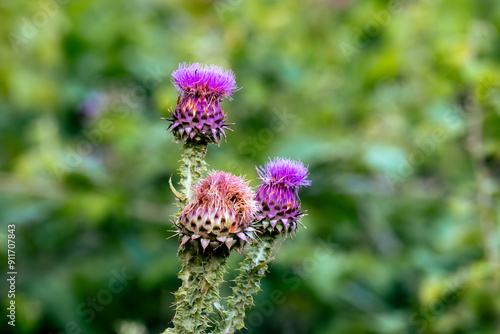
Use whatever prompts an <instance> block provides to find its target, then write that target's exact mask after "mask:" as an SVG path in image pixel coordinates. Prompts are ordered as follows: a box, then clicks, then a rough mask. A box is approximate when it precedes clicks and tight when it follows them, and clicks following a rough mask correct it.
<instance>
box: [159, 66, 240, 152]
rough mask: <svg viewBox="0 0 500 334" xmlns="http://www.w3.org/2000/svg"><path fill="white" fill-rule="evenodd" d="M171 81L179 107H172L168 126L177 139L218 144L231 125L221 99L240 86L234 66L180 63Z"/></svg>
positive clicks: (229, 96) (227, 96) (228, 96)
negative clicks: (230, 68) (237, 83)
mask: <svg viewBox="0 0 500 334" xmlns="http://www.w3.org/2000/svg"><path fill="white" fill-rule="evenodd" d="M172 83H173V84H174V86H175V87H176V88H177V90H178V92H179V96H178V98H177V107H176V108H175V110H171V111H170V115H171V118H164V119H166V120H168V121H170V122H171V124H170V125H169V127H168V129H170V131H171V132H172V133H173V135H174V137H175V138H176V140H178V141H181V140H184V141H186V142H189V141H194V142H202V143H217V144H219V141H220V139H221V138H222V136H224V138H226V133H225V132H224V129H227V130H231V129H229V128H228V125H230V124H228V123H225V122H226V120H227V115H225V114H224V112H223V111H222V109H221V107H220V103H221V102H222V101H223V100H224V98H228V99H229V100H231V95H232V94H233V93H234V92H235V91H236V90H238V87H237V86H236V81H235V76H234V74H233V72H232V71H231V70H227V71H226V70H225V69H224V68H222V67H219V66H215V65H211V66H207V65H201V64H199V63H193V64H186V63H183V64H179V68H178V69H177V70H176V71H174V72H173V73H172Z"/></svg>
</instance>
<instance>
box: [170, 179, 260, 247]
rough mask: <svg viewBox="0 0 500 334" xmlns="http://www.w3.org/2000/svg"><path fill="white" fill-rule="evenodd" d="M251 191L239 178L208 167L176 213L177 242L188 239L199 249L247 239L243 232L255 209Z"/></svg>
mask: <svg viewBox="0 0 500 334" xmlns="http://www.w3.org/2000/svg"><path fill="white" fill-rule="evenodd" d="M257 208H258V205H257V202H256V200H255V194H254V192H253V191H252V189H251V188H250V186H249V185H248V182H245V181H244V180H243V179H242V178H240V177H238V176H234V175H232V174H230V173H226V172H223V171H212V172H211V173H210V174H209V175H208V176H207V177H206V178H205V180H203V181H202V182H201V183H200V184H198V185H197V186H196V187H195V188H194V198H193V200H192V201H191V202H190V203H189V204H188V205H187V206H186V207H185V208H184V210H183V211H182V212H181V214H180V216H179V221H178V227H179V229H180V230H179V231H178V234H180V235H181V236H182V238H181V239H180V243H181V246H184V244H186V243H187V242H188V241H190V240H191V241H192V242H191V243H190V244H191V245H193V246H194V247H195V248H196V249H199V245H200V244H201V246H202V248H203V251H205V249H206V248H207V246H208V245H210V247H211V248H212V249H216V248H217V247H218V246H220V245H221V244H225V245H226V247H227V249H228V250H230V249H231V247H232V246H233V245H235V247H237V248H238V247H240V246H242V245H243V244H244V242H245V241H247V236H248V237H250V235H247V234H246V233H247V232H251V231H252V230H253V229H252V228H251V227H249V225H250V223H251V222H252V220H253V218H254V216H255V213H256V212H257Z"/></svg>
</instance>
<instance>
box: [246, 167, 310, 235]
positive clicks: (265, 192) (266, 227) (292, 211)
mask: <svg viewBox="0 0 500 334" xmlns="http://www.w3.org/2000/svg"><path fill="white" fill-rule="evenodd" d="M257 172H258V174H259V179H260V180H262V182H261V185H260V187H259V189H258V190H257V194H256V198H257V202H258V203H259V204H260V205H261V210H260V211H259V212H258V213H257V218H256V221H257V222H258V224H257V226H258V229H259V230H260V231H262V232H269V233H271V234H274V233H284V234H287V233H288V232H289V231H291V232H294V233H295V231H296V229H297V223H299V224H301V223H300V218H301V217H302V216H304V212H303V211H301V206H300V199H299V195H298V191H299V188H300V187H301V186H309V185H310V184H311V181H309V180H306V177H307V176H308V169H307V167H305V166H304V165H303V164H302V163H301V162H300V161H293V160H290V159H281V158H275V159H274V161H273V160H270V161H269V162H268V163H266V164H265V166H264V167H259V168H257Z"/></svg>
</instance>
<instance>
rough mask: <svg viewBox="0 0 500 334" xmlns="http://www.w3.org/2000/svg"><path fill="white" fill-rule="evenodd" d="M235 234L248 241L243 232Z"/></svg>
mask: <svg viewBox="0 0 500 334" xmlns="http://www.w3.org/2000/svg"><path fill="white" fill-rule="evenodd" d="M236 235H237V236H238V237H239V238H240V239H241V240H245V241H247V242H248V240H247V236H246V235H245V233H243V232H240V233H237V234H236Z"/></svg>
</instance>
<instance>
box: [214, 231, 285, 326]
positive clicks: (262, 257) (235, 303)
mask: <svg viewBox="0 0 500 334" xmlns="http://www.w3.org/2000/svg"><path fill="white" fill-rule="evenodd" d="M279 240H281V237H279V236H271V235H269V234H267V233H266V234H264V235H263V236H261V238H260V240H257V241H255V242H253V243H252V244H251V245H250V246H249V247H248V251H247V255H246V257H245V260H244V261H243V262H242V263H241V267H240V274H239V275H238V277H237V278H236V279H235V282H236V286H234V287H233V288H232V289H233V296H231V297H228V298H227V309H226V311H225V319H224V320H223V321H222V324H220V326H219V328H217V329H216V330H215V333H216V334H232V333H234V332H235V331H237V330H239V329H241V328H243V327H244V325H245V310H246V309H247V308H249V307H251V306H252V305H253V296H252V295H253V294H255V293H257V292H258V291H260V290H261V289H260V280H261V279H262V277H264V276H265V275H266V271H267V267H268V264H269V262H271V261H272V260H273V259H274V256H273V253H275V252H276V251H277V249H278V248H279V246H280V244H281V243H280V242H279Z"/></svg>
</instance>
